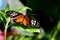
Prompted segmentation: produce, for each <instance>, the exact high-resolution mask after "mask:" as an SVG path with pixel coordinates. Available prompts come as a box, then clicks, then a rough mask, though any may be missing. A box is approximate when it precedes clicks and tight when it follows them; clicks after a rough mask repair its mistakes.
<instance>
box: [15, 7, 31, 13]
mask: <svg viewBox="0 0 60 40" xmlns="http://www.w3.org/2000/svg"><path fill="white" fill-rule="evenodd" d="M27 9H29V10H31V11H32V9H31V8H29V7H26V6H24V7H22V8H20V9H18V10H16V11H17V12H20V13H22V12H23V11H25V10H27Z"/></svg>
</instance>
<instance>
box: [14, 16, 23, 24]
mask: <svg viewBox="0 0 60 40" xmlns="http://www.w3.org/2000/svg"><path fill="white" fill-rule="evenodd" d="M23 19H24V16H23V15H18V16H17V17H16V19H15V22H17V23H21V22H22V21H23Z"/></svg>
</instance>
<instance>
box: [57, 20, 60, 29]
mask: <svg viewBox="0 0 60 40" xmlns="http://www.w3.org/2000/svg"><path fill="white" fill-rule="evenodd" d="M57 29H58V30H60V21H58V25H57Z"/></svg>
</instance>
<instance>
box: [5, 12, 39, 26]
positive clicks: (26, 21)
mask: <svg viewBox="0 0 60 40" xmlns="http://www.w3.org/2000/svg"><path fill="white" fill-rule="evenodd" d="M6 14H7V15H8V16H9V17H11V19H12V20H13V21H14V22H16V23H18V24H22V25H24V26H27V27H29V26H33V27H39V23H38V22H37V21H36V20H35V19H31V18H30V17H28V16H26V15H23V14H22V13H19V12H16V11H7V12H6Z"/></svg>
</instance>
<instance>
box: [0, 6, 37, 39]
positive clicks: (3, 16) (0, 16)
mask: <svg viewBox="0 0 60 40" xmlns="http://www.w3.org/2000/svg"><path fill="white" fill-rule="evenodd" d="M26 9H30V10H32V9H31V8H29V7H26V6H24V7H22V8H20V9H17V10H14V11H17V12H20V13H22V12H23V11H24V10H26ZM9 10H10V7H9V5H7V6H6V8H5V10H0V21H1V22H3V23H4V27H5V28H4V40H11V39H12V37H13V36H9V37H8V38H6V32H7V29H8V27H9V26H10V24H9V22H10V17H8V16H7V15H6V12H7V11H9ZM16 25H17V26H16ZM16 25H15V26H14V27H15V28H17V29H23V30H26V31H30V32H35V31H34V30H36V31H37V30H38V29H33V28H31V29H24V28H22V27H21V26H19V27H18V24H16ZM24 37H25V36H23V37H21V38H20V39H19V40H22V38H24ZM17 39H18V38H17V37H16V38H15V40H17ZM26 39H28V38H26Z"/></svg>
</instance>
